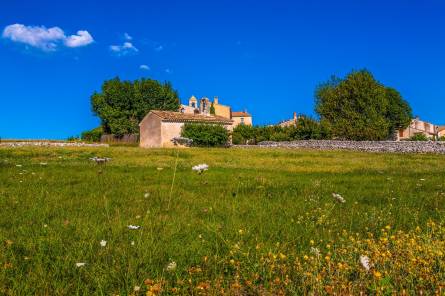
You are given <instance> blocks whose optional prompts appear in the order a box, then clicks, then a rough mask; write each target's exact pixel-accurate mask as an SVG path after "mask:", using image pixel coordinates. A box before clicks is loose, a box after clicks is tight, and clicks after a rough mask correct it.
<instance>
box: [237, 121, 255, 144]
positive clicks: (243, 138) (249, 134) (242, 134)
mask: <svg viewBox="0 0 445 296" xmlns="http://www.w3.org/2000/svg"><path fill="white" fill-rule="evenodd" d="M255 132H256V128H254V127H253V126H251V125H245V124H240V125H238V126H236V127H235V128H234V129H233V133H232V142H233V144H235V145H246V144H255Z"/></svg>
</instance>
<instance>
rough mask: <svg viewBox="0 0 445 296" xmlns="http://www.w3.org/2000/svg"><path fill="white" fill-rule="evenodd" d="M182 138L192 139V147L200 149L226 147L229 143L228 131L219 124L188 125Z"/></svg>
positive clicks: (184, 127)
mask: <svg viewBox="0 0 445 296" xmlns="http://www.w3.org/2000/svg"><path fill="white" fill-rule="evenodd" d="M181 137H184V138H188V139H192V140H193V142H192V146H199V147H216V146H224V145H227V143H228V141H229V133H228V131H227V130H226V129H225V128H224V127H223V126H222V125H219V124H198V123H186V124H184V126H183V127H182V131H181Z"/></svg>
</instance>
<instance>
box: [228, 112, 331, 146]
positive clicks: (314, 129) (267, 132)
mask: <svg viewBox="0 0 445 296" xmlns="http://www.w3.org/2000/svg"><path fill="white" fill-rule="evenodd" d="M330 138H331V132H330V128H329V126H328V125H327V124H326V123H325V122H321V123H320V122H318V121H317V120H315V119H313V118H311V117H307V116H301V117H299V118H298V120H297V123H296V125H291V126H286V127H282V126H277V125H274V126H256V127H252V126H247V125H238V126H237V127H235V128H234V129H233V134H232V140H233V143H234V144H256V143H258V142H262V141H277V142H279V141H294V140H321V139H330Z"/></svg>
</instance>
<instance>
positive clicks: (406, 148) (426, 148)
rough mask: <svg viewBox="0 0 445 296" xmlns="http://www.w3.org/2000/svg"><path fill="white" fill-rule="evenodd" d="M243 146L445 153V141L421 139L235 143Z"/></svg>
mask: <svg viewBox="0 0 445 296" xmlns="http://www.w3.org/2000/svg"><path fill="white" fill-rule="evenodd" d="M234 147H243V148H255V147H257V148H302V149H319V150H353V151H366V152H391V153H439V154H445V142H432V141H428V142H421V141H418V142H416V141H400V142H395V141H333V140H332V141H331V140H307V141H292V142H269V141H266V142H260V143H258V145H235V146H234Z"/></svg>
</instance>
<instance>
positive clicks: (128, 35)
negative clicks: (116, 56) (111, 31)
mask: <svg viewBox="0 0 445 296" xmlns="http://www.w3.org/2000/svg"><path fill="white" fill-rule="evenodd" d="M124 38H125V40H133V37H131V36H130V34H128V33H127V32H125V33H124Z"/></svg>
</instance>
